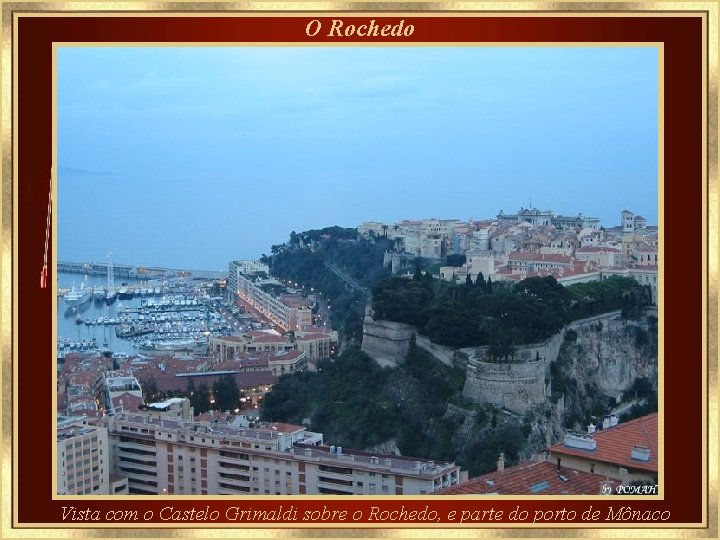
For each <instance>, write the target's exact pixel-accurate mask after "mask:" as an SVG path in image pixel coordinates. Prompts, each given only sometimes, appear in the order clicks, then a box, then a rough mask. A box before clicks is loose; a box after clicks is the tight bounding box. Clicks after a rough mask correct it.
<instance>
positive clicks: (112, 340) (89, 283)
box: [57, 274, 142, 354]
mask: <svg viewBox="0 0 720 540" xmlns="http://www.w3.org/2000/svg"><path fill="white" fill-rule="evenodd" d="M57 280H58V288H62V289H70V288H72V287H73V285H74V286H75V288H76V289H79V288H80V284H81V283H82V282H84V283H85V287H106V286H107V277H105V276H87V278H85V277H84V276H82V275H81V274H58V276H57ZM120 283H128V284H130V285H134V284H140V283H142V281H140V280H132V279H127V278H123V279H122V280H116V282H115V285H116V286H118V285H120ZM141 300H142V298H138V297H134V298H132V299H130V300H119V299H117V300H115V302H113V304H112V305H110V306H106V305H105V301H104V300H103V301H102V303H97V302H94V301H93V300H91V301H90V302H89V303H87V304H85V305H84V306H83V307H82V308H81V309H80V315H81V316H82V318H83V319H97V318H98V317H108V318H113V319H117V318H118V308H120V307H123V306H125V307H138V306H139V305H140V301H141ZM66 309H67V304H66V303H65V300H64V299H63V298H60V297H58V306H57V335H58V338H67V339H70V340H71V341H82V340H88V341H89V340H91V339H92V338H95V339H96V340H97V344H98V346H102V345H103V343H107V344H108V346H109V348H110V349H112V351H113V352H124V353H128V354H129V353H134V352H136V349H135V347H134V343H133V342H132V341H130V340H128V339H121V338H118V337H116V336H115V326H113V325H109V324H102V325H90V326H88V325H86V324H77V323H76V322H75V314H72V315H68V316H65V310H66Z"/></svg>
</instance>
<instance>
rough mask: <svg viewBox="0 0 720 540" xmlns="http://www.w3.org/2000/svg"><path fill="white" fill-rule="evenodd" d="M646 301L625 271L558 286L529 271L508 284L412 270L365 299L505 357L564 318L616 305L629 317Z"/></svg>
mask: <svg viewBox="0 0 720 540" xmlns="http://www.w3.org/2000/svg"><path fill="white" fill-rule="evenodd" d="M650 303H651V297H650V292H649V289H648V288H647V287H643V286H641V285H640V284H638V283H637V282H636V281H635V280H634V279H631V278H623V277H611V278H609V279H607V280H604V281H598V282H592V283H582V284H578V285H571V286H569V287H564V286H562V285H560V284H559V283H558V282H557V280H555V278H553V277H551V276H548V277H543V278H539V277H533V278H528V279H526V280H524V281H521V282H520V283H517V284H515V285H514V286H511V287H507V286H506V285H503V286H499V285H498V284H495V283H492V282H490V281H486V280H485V279H484V277H483V275H482V274H479V275H478V277H477V280H476V281H475V282H473V281H472V280H471V279H469V278H468V279H467V280H466V282H465V283H462V284H458V283H451V282H447V281H443V280H439V279H435V278H433V277H432V276H431V275H429V274H427V273H425V274H421V273H420V272H416V274H415V277H414V279H405V278H399V277H392V278H389V279H386V280H383V281H381V282H380V283H378V284H377V285H376V286H375V287H374V288H373V304H372V306H373V310H374V313H375V318H377V319H385V320H389V321H396V322H402V323H407V324H411V325H414V326H416V327H417V329H418V331H419V332H420V333H422V334H423V335H426V336H428V337H429V338H431V339H432V340H433V341H434V342H436V343H440V344H443V345H448V346H451V347H468V346H478V345H487V346H488V354H489V356H490V358H491V359H494V360H496V361H512V360H513V354H514V350H515V346H516V345H519V344H524V343H536V342H539V341H542V340H545V339H547V338H549V337H550V336H552V335H553V334H555V333H557V332H558V331H560V329H561V328H562V327H563V326H564V325H565V324H567V323H568V322H570V321H573V320H577V319H581V318H585V317H588V316H591V315H595V314H600V313H605V312H608V311H612V310H618V309H620V310H622V311H623V315H624V316H626V317H635V316H639V315H640V314H641V313H642V312H643V310H644V307H645V306H647V305H650Z"/></svg>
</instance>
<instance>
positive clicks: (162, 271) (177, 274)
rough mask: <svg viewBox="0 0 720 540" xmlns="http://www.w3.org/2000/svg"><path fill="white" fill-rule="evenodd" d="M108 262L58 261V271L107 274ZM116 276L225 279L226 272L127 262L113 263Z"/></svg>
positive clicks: (130, 277)
mask: <svg viewBox="0 0 720 540" xmlns="http://www.w3.org/2000/svg"><path fill="white" fill-rule="evenodd" d="M108 266H109V265H108V263H106V262H83V263H77V262H60V261H58V263H57V271H58V273H65V274H83V275H90V276H93V275H97V276H100V275H102V276H106V275H107V273H108ZM112 266H113V273H114V275H115V278H121V279H122V278H129V279H169V278H181V277H185V278H191V279H224V278H226V277H227V273H226V272H214V271H212V270H183V269H178V268H162V267H156V266H153V267H150V266H130V265H127V264H117V263H114V264H113V265H112Z"/></svg>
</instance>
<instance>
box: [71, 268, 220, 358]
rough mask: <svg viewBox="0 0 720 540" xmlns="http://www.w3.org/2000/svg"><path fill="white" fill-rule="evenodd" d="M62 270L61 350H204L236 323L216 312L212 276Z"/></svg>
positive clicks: (150, 353)
mask: <svg viewBox="0 0 720 540" xmlns="http://www.w3.org/2000/svg"><path fill="white" fill-rule="evenodd" d="M111 283H112V281H111V280H110V279H107V278H106V277H103V276H101V275H87V276H83V277H82V279H81V280H80V279H78V275H77V274H58V300H57V351H58V358H59V359H61V360H62V359H63V358H64V356H65V355H66V354H69V353H72V352H78V351H80V352H82V351H88V352H91V351H92V352H102V353H106V354H127V355H133V354H147V355H153V354H168V353H169V354H174V353H175V352H192V353H195V354H200V353H202V352H203V347H204V346H205V345H206V344H207V342H208V338H209V336H215V335H226V334H228V333H230V332H231V331H232V327H231V326H230V325H229V324H227V323H226V322H225V321H224V319H223V318H222V317H221V316H220V314H219V313H217V312H216V310H215V308H214V304H213V301H212V299H211V297H210V295H209V293H208V288H209V286H210V285H211V282H209V281H197V280H190V279H187V278H174V279H169V280H162V281H160V280H153V281H145V280H130V279H128V280H125V281H123V282H122V283H121V284H120V285H119V286H117V287H113V286H111V287H108V285H109V284H111Z"/></svg>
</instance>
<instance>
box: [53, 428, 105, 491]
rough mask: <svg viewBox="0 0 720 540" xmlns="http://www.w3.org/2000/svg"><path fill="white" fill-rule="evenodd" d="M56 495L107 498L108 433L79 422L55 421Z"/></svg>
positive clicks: (102, 429)
mask: <svg viewBox="0 0 720 540" xmlns="http://www.w3.org/2000/svg"><path fill="white" fill-rule="evenodd" d="M56 471H57V491H58V493H59V494H61V495H62V494H64V495H108V494H109V493H110V491H109V489H110V456H109V451H108V432H107V429H105V428H103V427H98V426H92V425H87V424H84V423H83V422H82V421H81V420H79V419H78V418H58V427H57V469H56Z"/></svg>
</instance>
